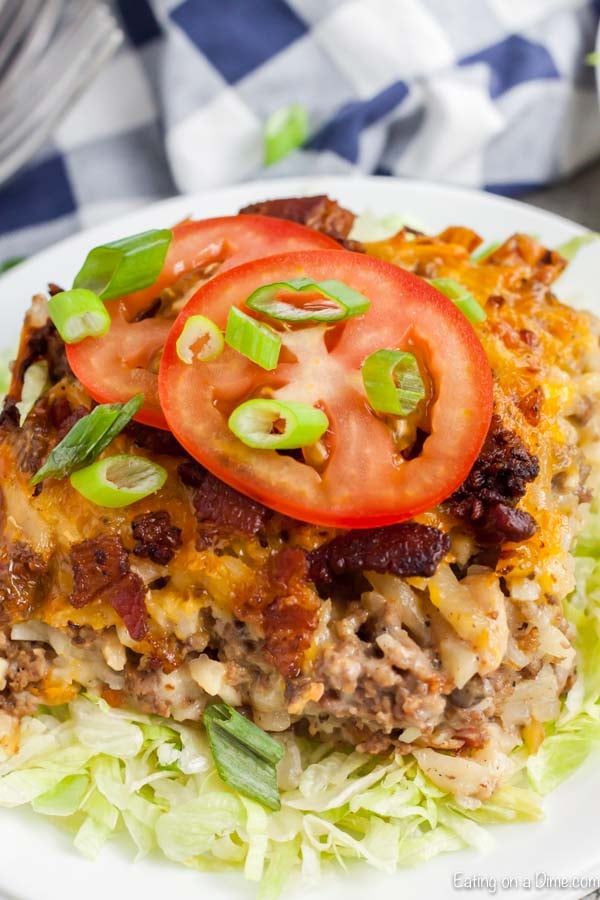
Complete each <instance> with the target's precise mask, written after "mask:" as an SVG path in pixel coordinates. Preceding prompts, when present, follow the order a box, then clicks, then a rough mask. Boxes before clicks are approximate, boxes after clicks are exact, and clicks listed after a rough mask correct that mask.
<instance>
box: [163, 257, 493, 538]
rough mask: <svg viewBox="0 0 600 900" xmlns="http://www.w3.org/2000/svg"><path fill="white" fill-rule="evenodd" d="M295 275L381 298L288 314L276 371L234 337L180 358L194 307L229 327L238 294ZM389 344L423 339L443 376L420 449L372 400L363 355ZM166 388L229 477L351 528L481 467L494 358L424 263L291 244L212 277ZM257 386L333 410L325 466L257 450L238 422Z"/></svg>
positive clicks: (181, 424) (402, 508)
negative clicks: (413, 270) (325, 312)
mask: <svg viewBox="0 0 600 900" xmlns="http://www.w3.org/2000/svg"><path fill="white" fill-rule="evenodd" d="M293 278H310V279H311V280H312V281H315V282H318V281H325V280H327V279H337V280H339V281H343V282H344V283H346V284H347V285H349V286H350V287H352V288H353V289H354V290H356V291H359V292H360V293H361V294H364V295H365V296H366V297H368V298H369V300H370V302H371V305H370V308H369V310H368V312H366V313H365V314H364V315H361V316H357V317H355V318H352V319H348V320H347V321H345V322H343V323H340V324H338V325H329V326H324V325H318V326H310V327H308V326H306V327H302V328H293V329H291V328H289V327H288V328H285V326H283V330H282V340H283V351H282V354H281V357H280V363H279V365H278V367H277V368H276V369H275V370H274V371H273V372H266V371H265V370H263V369H261V368H260V367H259V366H257V365H256V364H254V363H252V362H250V361H249V360H248V359H246V358H245V357H244V356H242V355H241V354H239V353H237V352H236V351H234V350H233V349H231V348H230V347H226V348H225V350H224V351H223V353H222V354H221V355H220V356H219V357H218V358H217V359H215V360H213V361H211V362H195V363H194V364H192V365H186V364H185V363H184V362H182V361H181V360H180V359H179V358H178V356H177V353H176V349H175V344H176V341H177V339H178V337H179V335H180V334H181V331H182V329H183V327H184V325H185V322H186V320H187V318H188V317H189V316H192V315H197V314H201V315H204V316H207V317H208V318H210V319H212V320H213V321H214V322H215V323H216V324H217V325H218V326H219V327H220V328H222V329H224V328H225V323H226V320H227V314H228V311H229V308H230V307H231V306H238V307H242V306H243V305H244V301H245V300H246V299H247V298H248V297H249V296H250V294H252V293H253V292H254V291H255V290H256V289H257V288H259V287H261V286H263V285H266V284H272V283H275V282H281V281H289V280H291V279H293ZM245 311H246V312H250V311H249V310H248V309H245ZM271 324H272V325H275V324H276V323H274V322H271ZM277 327H279V328H282V326H281V325H279V326H277ZM383 348H389V349H400V350H407V349H408V350H410V351H411V352H414V353H415V355H417V356H418V358H419V360H420V361H421V362H422V364H423V365H424V366H425V367H426V370H427V374H428V380H429V381H430V382H431V385H432V398H431V402H430V405H429V410H428V415H427V419H428V431H429V436H428V437H427V438H426V440H425V442H424V444H423V448H422V450H421V451H420V453H419V455H418V456H417V457H416V458H414V459H411V460H409V461H405V460H404V459H403V457H402V456H401V454H400V453H399V451H398V446H397V444H396V443H395V441H394V438H393V435H392V431H391V429H390V427H389V424H388V422H386V421H385V420H384V419H383V417H380V416H378V415H376V414H375V413H374V411H373V410H372V409H371V408H370V406H369V403H368V400H367V397H366V393H365V390H364V387H363V384H362V378H361V375H360V369H361V366H362V363H363V362H364V360H365V359H366V357H367V356H369V355H370V354H371V353H374V352H375V351H376V350H380V349H383ZM159 390H160V400H161V404H162V408H163V410H164V412H165V416H166V418H167V421H168V423H169V426H170V428H171V430H172V431H173V433H174V434H175V436H176V437H177V439H178V440H179V441H180V442H181V443H182V444H183V446H184V447H185V448H186V449H187V450H188V452H189V453H190V454H191V455H192V456H194V457H195V458H196V459H197V460H198V461H199V462H201V463H202V464H203V465H204V466H206V468H207V469H209V470H210V471H211V472H213V473H214V474H215V475H216V476H217V477H218V478H220V479H221V480H222V481H225V482H227V483H228V484H230V485H231V486H232V487H234V488H237V489H238V490H239V491H241V492H242V493H244V494H247V495H248V496H250V497H253V498H254V499H256V500H259V501H260V502H262V503H264V504H265V505H266V506H269V507H271V508H272V509H275V510H277V511H279V512H281V513H284V514H287V515H290V516H293V517H294V518H297V519H301V520H303V521H306V522H312V523H315V524H319V525H328V526H334V527H340V528H361V527H362V528H366V527H373V526H377V525H387V524H391V523H393V522H399V521H403V520H406V519H409V518H411V517H413V516H415V515H417V514H419V513H422V512H425V511H426V510H429V509H432V508H433V507H435V506H436V505H437V504H438V503H440V502H441V501H442V500H444V499H446V498H447V497H448V496H449V495H450V494H451V493H452V492H453V491H454V490H455V489H456V488H457V487H458V486H459V485H460V484H462V482H463V481H464V479H465V477H466V476H467V474H468V472H469V470H470V469H471V466H472V464H473V462H474V460H475V458H476V456H477V454H478V453H479V451H480V449H481V447H482V445H483V442H484V440H485V437H486V434H487V431H488V428H489V424H490V419H491V415H492V375H491V370H490V366H489V363H488V360H487V358H486V355H485V352H484V350H483V347H482V346H481V343H480V341H479V339H478V338H477V335H476V334H475V331H474V330H473V328H472V326H471V325H470V324H469V322H468V321H467V319H466V318H465V316H464V315H463V314H462V313H461V312H460V311H459V310H458V309H457V308H456V307H455V306H454V305H453V304H452V303H451V302H450V301H449V300H448V299H447V298H446V297H444V296H443V295H442V294H440V293H439V292H438V291H436V290H434V288H432V287H431V286H430V285H429V284H427V283H426V282H425V281H423V280H422V279H420V278H418V277H416V276H415V275H412V274H410V273H408V272H406V271H404V270H403V269H400V268H398V267H396V266H394V265H391V264H389V263H386V262H383V261H381V260H377V259H373V258H370V257H366V256H364V255H362V254H357V253H350V252H347V253H332V252H330V251H316V252H312V253H304V252H300V253H290V254H285V255H280V256H276V257H271V258H269V259H263V260H258V261H255V262H252V263H247V264H245V265H243V266H240V267H238V268H236V269H235V270H231V271H229V272H226V273H225V274H223V275H219V276H217V277H216V278H214V279H213V280H212V281H210V282H209V283H208V284H206V285H205V286H204V287H202V288H201V289H200V290H199V291H198V292H197V293H196V295H195V296H194V298H193V299H192V300H191V301H190V302H189V303H188V305H187V306H186V307H185V309H184V310H183V311H182V313H181V314H180V316H179V317H178V319H177V321H176V323H175V325H174V326H173V328H172V330H171V333H170V335H169V337H168V340H167V343H166V347H165V351H164V354H163V358H162V363H161V367H160V376H159ZM256 396H269V397H273V398H275V399H281V400H296V401H300V402H305V403H311V404H312V405H318V406H320V407H321V408H323V409H324V410H325V412H326V413H327V416H328V418H329V423H330V426H329V431H328V433H327V435H326V440H325V444H326V447H327V449H328V458H327V460H326V462H325V463H324V465H322V466H320V467H313V466H312V465H308V464H307V463H305V462H303V461H300V460H299V459H298V458H296V456H292V455H289V454H281V453H277V452H276V451H272V450H256V449H252V448H250V447H247V446H246V445H245V444H243V443H242V442H241V441H240V440H238V438H236V437H235V436H234V435H233V433H232V432H231V431H230V430H229V428H228V425H227V421H228V416H229V415H230V413H231V412H232V411H233V409H234V408H235V407H236V406H237V405H239V404H240V403H242V402H244V401H245V400H248V399H250V398H252V397H256Z"/></svg>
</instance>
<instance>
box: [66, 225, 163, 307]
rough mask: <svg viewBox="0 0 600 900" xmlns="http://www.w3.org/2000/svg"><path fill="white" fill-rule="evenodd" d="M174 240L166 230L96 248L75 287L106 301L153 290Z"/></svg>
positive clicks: (78, 274)
mask: <svg viewBox="0 0 600 900" xmlns="http://www.w3.org/2000/svg"><path fill="white" fill-rule="evenodd" d="M172 238H173V232H172V231H171V230H170V229H169V228H163V229H161V230H159V231H156V230H155V231H143V232H141V234H133V235H131V237H126V238H121V239H120V240H118V241H111V242H110V243H108V244H102V245H101V246H100V247H94V249H93V250H90V252H89V253H88V255H87V259H86V261H85V262H84V264H83V267H82V268H81V270H80V271H79V272H78V273H77V275H76V277H75V281H74V282H73V287H74V288H87V289H88V290H90V291H93V292H94V293H95V294H97V295H98V296H99V297H100V298H101V299H102V300H112V299H114V298H115V297H122V296H123V295H124V294H131V293H132V292H133V291H139V290H141V289H142V288H145V287H150V285H151V284H154V282H155V281H156V279H157V278H158V276H159V275H160V273H161V271H162V268H163V266H164V263H165V258H166V255H167V251H168V249H169V245H170V243H171V240H172Z"/></svg>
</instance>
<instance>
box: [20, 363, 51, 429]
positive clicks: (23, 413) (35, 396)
mask: <svg viewBox="0 0 600 900" xmlns="http://www.w3.org/2000/svg"><path fill="white" fill-rule="evenodd" d="M49 387H50V377H49V375H48V361H47V360H46V359H40V360H39V361H38V362H35V363H33V364H32V365H30V366H29V368H28V369H27V371H26V372H25V377H24V378H23V390H22V391H21V400H20V402H19V403H17V404H16V406H17V410H18V412H19V425H22V424H23V422H24V421H25V419H26V418H27V416H28V415H29V413H30V412H31V410H32V409H33V407H34V406H35V404H36V403H37V401H38V400H39V398H40V397H41V396H42V394H43V393H44V391H46V390H47V389H48V388H49Z"/></svg>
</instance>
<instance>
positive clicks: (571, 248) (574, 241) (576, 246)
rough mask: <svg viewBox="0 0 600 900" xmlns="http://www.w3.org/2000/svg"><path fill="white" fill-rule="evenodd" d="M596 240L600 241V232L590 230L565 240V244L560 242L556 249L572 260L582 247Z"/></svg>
mask: <svg viewBox="0 0 600 900" xmlns="http://www.w3.org/2000/svg"><path fill="white" fill-rule="evenodd" d="M594 241H600V234H597V233H596V232H594V231H589V232H588V233H587V234H580V235H579V236H578V237H574V238H571V240H570V241H565V243H564V244H560V245H559V246H558V247H557V248H556V251H557V253H560V255H561V256H564V258H565V259H568V260H569V262H570V261H571V260H572V259H574V258H575V256H576V255H577V254H578V253H579V251H580V250H581V248H582V247H585V246H586V245H587V244H593V243H594Z"/></svg>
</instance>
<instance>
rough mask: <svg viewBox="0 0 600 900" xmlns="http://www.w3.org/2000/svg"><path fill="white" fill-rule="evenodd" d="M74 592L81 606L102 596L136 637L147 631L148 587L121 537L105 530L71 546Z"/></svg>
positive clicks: (74, 596) (74, 599)
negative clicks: (133, 568)
mask: <svg viewBox="0 0 600 900" xmlns="http://www.w3.org/2000/svg"><path fill="white" fill-rule="evenodd" d="M71 566H72V569H73V593H72V594H71V597H70V601H71V604H72V605H73V606H74V607H76V608H81V607H82V606H86V605H87V604H88V603H91V602H92V600H101V601H104V602H106V603H110V605H111V606H112V607H113V608H114V609H115V610H116V612H118V613H119V615H120V616H121V618H122V619H123V621H124V622H125V625H126V626H127V630H128V631H129V633H130V635H131V637H132V638H133V639H134V640H140V639H141V638H142V637H143V636H144V634H145V633H146V631H147V621H146V605H145V602H144V598H145V594H146V589H145V587H144V583H143V581H142V579H141V578H140V577H139V575H135V574H134V573H133V572H131V570H130V568H129V558H128V555H127V551H126V550H125V547H124V546H123V544H122V542H121V538H120V537H119V536H118V535H115V534H102V535H100V536H99V537H97V538H92V539H90V540H87V541H82V542H81V543H79V544H74V545H73V546H72V547H71Z"/></svg>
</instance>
